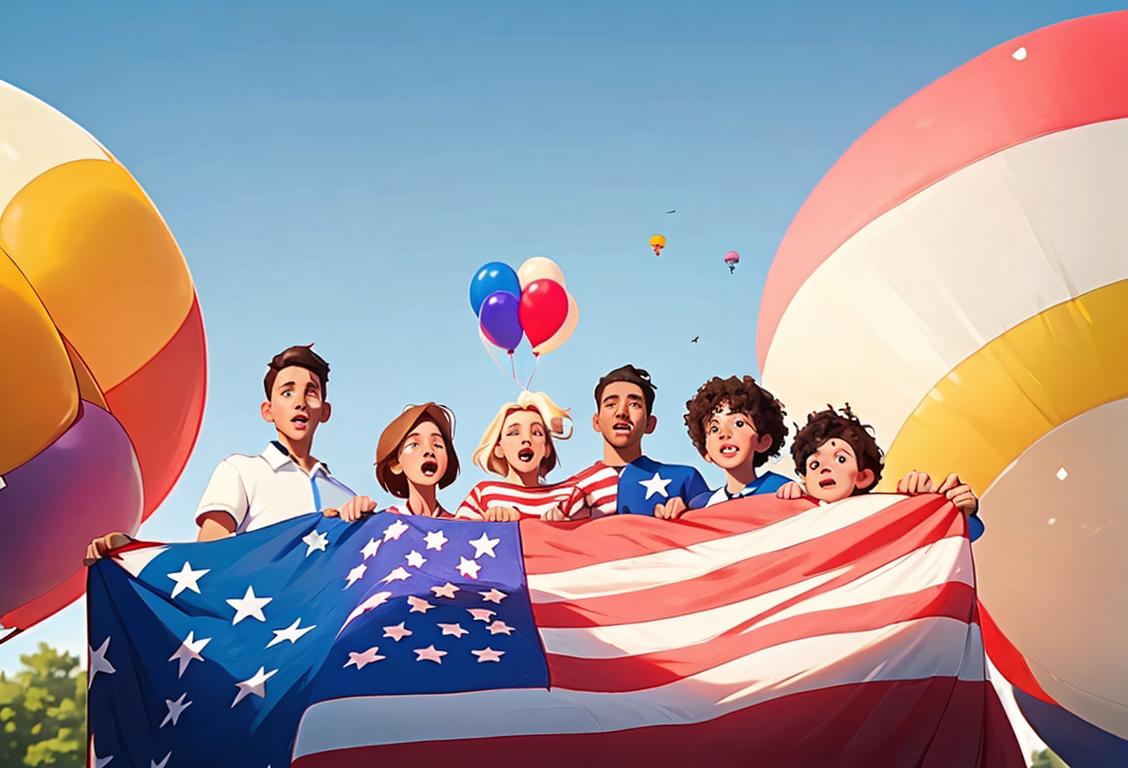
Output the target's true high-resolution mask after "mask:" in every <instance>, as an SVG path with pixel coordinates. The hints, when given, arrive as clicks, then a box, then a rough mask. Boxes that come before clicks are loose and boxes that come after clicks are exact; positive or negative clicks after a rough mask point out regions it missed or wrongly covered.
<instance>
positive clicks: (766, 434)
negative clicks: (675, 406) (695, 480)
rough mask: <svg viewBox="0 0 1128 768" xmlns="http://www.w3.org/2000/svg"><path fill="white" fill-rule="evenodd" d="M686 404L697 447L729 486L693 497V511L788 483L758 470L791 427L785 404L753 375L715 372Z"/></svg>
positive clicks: (691, 430) (722, 486)
mask: <svg viewBox="0 0 1128 768" xmlns="http://www.w3.org/2000/svg"><path fill="white" fill-rule="evenodd" d="M685 407H686V413H685V427H686V430H687V431H688V432H689V438H690V440H692V441H693V445H694V447H696V448H697V452H698V453H700V454H701V457H702V458H703V459H705V461H707V462H709V463H710V464H716V465H717V466H718V467H720V469H721V471H722V472H724V484H722V485H721V487H720V488H718V489H716V490H710V491H707V492H705V493H703V494H701V495H699V496H696V497H695V498H693V499H692V500H691V501H690V504H689V506H690V509H700V508H701V507H707V506H710V505H713V504H720V503H721V502H724V501H729V500H730V499H736V498H740V497H742V496H752V495H755V494H760V493H773V492H775V491H776V490H777V489H779V488H780V487H781V486H783V485H784V484H786V483H788V482H789V480H788V478H786V477H784V476H783V475H779V474H776V473H775V472H763V473H759V472H758V470H759V468H760V467H762V466H763V465H764V464H765V463H767V461H768V459H769V458H771V457H772V456H774V455H776V454H778V453H779V449H780V447H781V446H782V445H783V439H784V438H785V437H786V436H787V427H786V426H785V425H784V423H783V417H784V410H783V404H782V403H780V401H779V400H777V399H776V398H775V397H774V396H772V393H771V392H768V391H767V390H766V389H764V388H763V387H761V386H760V385H759V384H757V383H756V380H755V379H753V378H752V377H751V376H742V377H740V378H737V377H736V376H729V377H728V378H727V379H722V378H720V377H716V376H715V377H713V378H711V379H709V380H708V381H706V382H705V383H704V384H702V385H701V387H700V388H699V389H698V390H697V394H695V395H694V396H693V397H692V398H690V399H689V401H687V402H686V404H685Z"/></svg>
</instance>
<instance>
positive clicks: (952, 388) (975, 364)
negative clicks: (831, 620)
mask: <svg viewBox="0 0 1128 768" xmlns="http://www.w3.org/2000/svg"><path fill="white" fill-rule="evenodd" d="M1126 37H1128V13H1125V12H1120V13H1107V14H1102V15H1098V16H1090V17H1087V18H1080V19H1075V20H1072V21H1068V22H1064V23H1061V24H1055V25H1053V26H1050V27H1046V28H1045V29H1041V30H1038V31H1035V32H1032V33H1030V34H1028V35H1024V36H1022V37H1021V38H1020V39H1017V40H1012V41H1011V42H1009V43H1005V44H1003V45H1000V46H998V47H996V48H994V49H992V50H990V51H987V52H986V53H984V54H983V55H981V56H979V57H977V58H975V59H973V60H972V61H971V62H969V63H967V64H965V65H964V66H962V67H960V68H959V69H956V70H955V71H953V72H951V73H949V74H948V75H945V76H944V77H942V78H940V79H939V80H937V81H936V82H934V83H932V84H931V85H929V86H928V87H926V88H925V89H923V90H922V91H920V92H919V93H916V94H914V95H913V96H912V97H911V98H910V99H909V100H908V101H906V102H904V103H903V104H901V105H900V106H898V107H896V108H895V109H894V110H893V111H891V112H890V113H889V114H887V115H886V116H885V117H883V118H882V119H881V120H880V121H878V122H877V123H876V124H875V125H874V126H873V127H871V128H870V129H869V130H868V131H867V132H866V133H865V134H863V135H862V137H861V138H859V139H858V140H857V141H855V142H854V144H853V146H851V147H850V148H849V149H848V150H847V151H846V153H845V154H844V155H843V156H842V157H841V158H840V159H839V160H838V162H837V163H835V165H834V167H832V168H831V169H830V171H828V172H827V174H826V176H825V177H824V178H823V180H822V181H821V182H820V183H819V185H818V187H816V188H815V190H814V191H813V192H812V193H811V195H810V197H808V198H807V201H806V202H805V203H804V204H803V207H802V208H801V209H800V210H799V212H798V213H797V214H796V216H795V219H794V221H793V222H792V224H791V227H790V229H789V230H788V232H787V234H786V236H785V237H784V239H783V241H782V243H781V244H780V247H779V251H778V253H777V254H776V258H775V262H774V263H773V265H772V268H771V272H770V274H769V275H768V279H767V283H766V284H765V287H764V296H763V301H762V303H761V310H760V318H759V323H758V334H759V338H758V341H757V346H758V348H759V362H760V365H761V367H762V370H763V378H764V383H765V385H766V386H767V387H768V388H769V389H770V390H771V391H772V392H773V393H774V394H775V395H777V396H778V397H780V398H781V399H782V400H783V401H784V402H785V403H787V406H788V409H789V410H790V412H792V413H806V412H809V411H810V410H812V409H815V408H818V407H821V406H822V405H823V404H825V403H838V402H845V401H849V402H850V405H851V406H852V407H853V408H854V409H856V411H857V413H858V414H859V415H860V416H861V418H862V419H863V420H864V421H866V422H868V423H870V424H872V425H873V427H874V429H875V431H876V433H877V437H878V439H879V440H880V441H881V442H882V444H883V445H884V446H885V447H886V460H885V471H884V476H883V479H882V482H881V485H880V486H879V490H886V491H889V490H893V488H894V487H895V484H896V482H897V478H898V477H900V476H902V475H903V474H904V473H905V472H906V471H908V470H911V469H921V470H926V471H928V472H930V473H932V474H933V476H934V477H935V476H937V475H941V473H944V472H948V471H952V470H956V471H958V472H959V473H960V477H961V479H963V480H964V481H965V482H968V483H969V484H970V485H971V486H972V487H973V488H974V489H975V490H976V491H977V492H978V493H979V494H980V495H981V497H982V509H983V519H984V521H985V522H986V525H987V531H986V533H985V534H984V536H983V538H982V539H980V540H979V541H977V542H976V544H975V547H974V551H975V571H976V576H977V579H978V588H979V598H980V600H981V602H982V606H983V607H984V608H985V609H987V611H989V613H988V612H986V611H983V612H981V613H980V616H979V621H978V622H977V623H976V622H974V620H973V623H971V624H970V625H969V629H970V631H969V634H968V643H973V642H974V643H979V642H980V636H981V635H980V633H981V634H982V642H984V643H985V644H986V647H987V651H988V653H989V654H990V655H991V658H992V660H993V661H994V663H995V665H996V667H998V669H999V670H1000V671H1001V672H1002V673H1003V674H1004V675H1005V676H1006V678H1007V679H1008V680H1009V681H1010V683H1012V684H1013V685H1014V687H1015V693H1016V699H1017V701H1018V704H1019V708H1020V709H1021V710H1022V711H1023V713H1024V714H1025V715H1026V717H1027V719H1028V720H1029V721H1030V723H1031V724H1032V725H1033V726H1034V728H1035V729H1036V730H1037V732H1038V733H1039V735H1041V736H1042V738H1043V739H1044V740H1045V741H1046V742H1047V743H1048V744H1049V745H1050V746H1051V747H1052V748H1053V749H1054V751H1055V752H1057V754H1059V755H1060V756H1061V757H1062V759H1063V760H1065V761H1066V762H1067V763H1069V764H1070V765H1128V664H1125V662H1124V649H1125V648H1128V621H1126V620H1125V617H1126V616H1128V590H1126V589H1125V585H1126V584H1128V558H1125V557H1124V553H1125V552H1126V551H1128V512H1126V509H1125V502H1124V499H1125V493H1124V489H1123V488H1121V486H1120V478H1121V476H1122V475H1123V467H1124V460H1123V457H1124V455H1125V453H1126V452H1128V346H1126V345H1125V344H1124V338H1125V337H1126V336H1128V251H1126V250H1125V248H1124V243H1125V242H1126V241H1128V219H1126V218H1125V216H1124V215H1123V212H1124V200H1125V199H1126V198H1128V87H1126V85H1125V80H1124V78H1123V77H1122V75H1123V73H1124V72H1125V71H1128V46H1125V45H1123V41H1124V39H1125V38H1126ZM1082 83H1083V84H1085V87H1083V88H1082V87H1079V85H1078V84H1082ZM843 324H848V325H849V328H850V343H849V344H838V343H835V341H834V336H835V333H836V331H837V330H838V329H840V328H842V327H843ZM814 338H820V339H822V340H823V342H824V343H821V344H819V347H818V352H817V354H812V347H811V339H814ZM977 624H978V626H977Z"/></svg>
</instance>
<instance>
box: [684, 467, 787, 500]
mask: <svg viewBox="0 0 1128 768" xmlns="http://www.w3.org/2000/svg"><path fill="white" fill-rule="evenodd" d="M790 482H791V478H789V477H784V476H783V475H780V474H777V473H775V472H765V473H764V474H762V475H759V476H757V477H756V479H755V480H753V481H752V482H750V483H749V484H748V485H746V486H744V489H743V490H741V491H740V493H729V492H728V487H727V486H724V485H722V486H721V487H720V488H718V489H717V490H715V491H708V490H707V491H705V492H704V493H702V494H700V495H698V496H696V497H694V498H693V499H692V500H691V501H690V503H689V508H690V509H701V508H702V507H711V506H712V505H714V504H720V503H721V502H724V501H731V500H733V499H739V498H743V497H744V496H755V495H757V494H761V493H775V492H776V491H777V490H779V488H780V487H781V486H783V485H786V484H787V483H790Z"/></svg>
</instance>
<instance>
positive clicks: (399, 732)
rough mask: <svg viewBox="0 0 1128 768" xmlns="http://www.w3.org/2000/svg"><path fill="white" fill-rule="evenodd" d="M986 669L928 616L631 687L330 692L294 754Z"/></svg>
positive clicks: (483, 734) (733, 707) (566, 727)
mask: <svg viewBox="0 0 1128 768" xmlns="http://www.w3.org/2000/svg"><path fill="white" fill-rule="evenodd" d="M820 661H821V662H825V663H820ZM983 675H984V670H983V641H982V638H981V636H980V633H979V627H978V626H977V625H974V624H971V625H969V624H966V623H964V622H962V621H958V620H956V619H950V618H945V617H930V618H927V619H918V620H915V621H909V622H903V623H901V624H892V625H889V626H886V627H882V628H880V629H876V630H870V631H867V632H851V633H843V634H837V635H822V636H820V637H809V638H803V639H802V640H796V641H793V642H789V643H781V644H780V645H776V646H773V647H771V648H767V649H764V650H762V651H758V652H756V653H753V654H750V655H748V656H745V657H743V658H740V659H736V660H734V661H731V662H728V663H726V664H722V665H720V666H718V667H715V668H713V669H710V670H707V671H705V672H702V673H700V674H698V675H693V676H691V677H688V678H685V679H683V680H678V681H677V682H674V683H669V684H668V685H663V686H658V687H656V688H650V689H646V690H642V691H634V692H630V693H592V692H588V691H573V690H566V689H561V688H556V689H552V690H544V689H507V690H492V691H475V692H468V693H448V694H415V695H400V696H358V697H353V698H344V699H334V700H332V701H325V702H321V703H319V704H315V705H313V706H312V707H310V708H309V709H308V710H306V712H305V714H304V715H303V716H302V720H301V724H300V725H299V727H298V735H297V742H296V744H295V747H294V757H295V758H299V757H303V756H305V755H311V754H315V753H317V752H324V751H327V750H332V749H345V748H350V747H364V746H377V745H382V744H401V743H406V742H415V741H424V742H425V741H445V740H450V739H475V738H490V737H498V736H515V735H523V734H566V733H600V732H607V731H620V730H625V729H628V728H641V727H646V726H654V725H679V724H686V723H696V722H704V721H706V720H712V719H714V718H717V717H720V716H722V715H725V714H728V713H730V712H735V711H737V710H740V709H744V708H746V707H749V706H752V705H755V704H760V703H763V702H766V701H771V700H773V699H777V698H780V697H783V696H788V695H792V694H796V693H802V692H804V691H813V690H818V689H821V688H828V687H831V686H838V685H848V684H861V683H866V682H870V681H895V680H920V679H926V678H932V677H948V678H954V677H957V676H958V677H959V678H960V679H962V680H983ZM374 726H378V727H374Z"/></svg>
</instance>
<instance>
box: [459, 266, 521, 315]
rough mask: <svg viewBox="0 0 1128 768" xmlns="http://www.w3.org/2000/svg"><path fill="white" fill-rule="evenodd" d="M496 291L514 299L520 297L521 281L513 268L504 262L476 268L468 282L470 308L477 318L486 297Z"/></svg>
mask: <svg viewBox="0 0 1128 768" xmlns="http://www.w3.org/2000/svg"><path fill="white" fill-rule="evenodd" d="M496 291H506V292H507V293H511V294H513V296H514V298H516V297H518V296H520V295H521V281H520V280H519V279H518V278H517V273H516V272H514V271H513V267H511V266H509V265H508V264H506V263H505V262H501V261H491V262H489V263H488V264H483V265H482V266H480V267H478V271H477V272H475V273H474V277H473V279H471V280H470V308H471V309H473V310H474V314H475V315H478V316H479V317H480V316H481V314H482V303H483V302H484V301H485V300H486V297H488V296H490V295H491V294H493V293H494V292H496Z"/></svg>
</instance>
